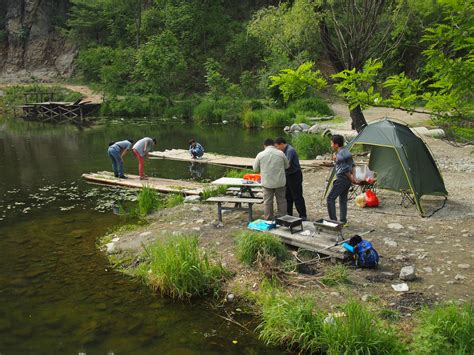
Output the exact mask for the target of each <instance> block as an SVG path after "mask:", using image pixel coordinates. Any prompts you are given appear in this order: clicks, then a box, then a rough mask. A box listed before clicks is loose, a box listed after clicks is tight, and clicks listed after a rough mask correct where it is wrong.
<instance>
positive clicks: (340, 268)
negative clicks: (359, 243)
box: [321, 264, 349, 286]
mask: <svg viewBox="0 0 474 355" xmlns="http://www.w3.org/2000/svg"><path fill="white" fill-rule="evenodd" d="M321 282H322V283H323V284H325V285H326V286H336V285H340V284H345V283H348V282H349V272H348V271H347V267H346V266H344V265H342V264H337V265H333V266H331V267H329V268H327V270H325V272H324V275H323V277H322V278H321Z"/></svg>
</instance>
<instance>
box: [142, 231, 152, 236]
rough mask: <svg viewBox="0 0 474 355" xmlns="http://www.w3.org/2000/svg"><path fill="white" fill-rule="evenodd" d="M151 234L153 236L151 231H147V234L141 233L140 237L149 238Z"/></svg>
mask: <svg viewBox="0 0 474 355" xmlns="http://www.w3.org/2000/svg"><path fill="white" fill-rule="evenodd" d="M150 234H151V232H150V231H146V232H143V233H140V234H139V235H140V237H146V236H148V235H150Z"/></svg>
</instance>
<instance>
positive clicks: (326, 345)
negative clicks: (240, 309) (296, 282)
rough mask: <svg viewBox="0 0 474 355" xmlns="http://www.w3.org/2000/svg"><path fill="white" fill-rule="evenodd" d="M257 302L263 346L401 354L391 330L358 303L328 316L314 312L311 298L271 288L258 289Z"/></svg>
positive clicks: (324, 352) (338, 352) (313, 299)
mask: <svg viewBox="0 0 474 355" xmlns="http://www.w3.org/2000/svg"><path fill="white" fill-rule="evenodd" d="M257 300H258V303H259V305H260V307H261V316H260V317H261V323H260V325H259V326H258V328H257V330H258V331H259V334H260V338H261V339H262V340H263V341H264V342H266V343H267V344H270V345H286V346H287V347H288V348H289V349H291V350H295V349H296V348H297V349H299V350H300V351H302V352H305V353H322V354H334V355H336V354H400V353H404V351H405V349H404V345H403V343H402V342H401V341H400V340H399V339H398V338H397V336H396V333H395V332H394V330H393V328H392V327H390V326H388V325H387V324H386V323H385V322H383V321H382V320H381V319H379V318H378V317H377V316H375V315H373V314H372V313H371V311H370V310H369V309H368V308H367V307H366V306H364V305H362V304H360V303H357V302H354V301H350V302H348V303H346V304H345V305H342V306H341V308H340V309H339V310H338V312H337V314H334V315H331V316H328V314H326V313H325V312H323V311H321V310H319V309H317V307H316V306H315V304H316V303H315V298H314V297H313V296H304V295H303V296H296V297H292V296H289V295H288V294H287V293H283V292H282V291H280V290H279V289H276V288H275V287H262V291H261V292H260V294H259V296H258V298H257ZM325 319H327V320H325Z"/></svg>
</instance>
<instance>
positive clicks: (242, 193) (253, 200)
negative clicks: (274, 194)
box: [206, 177, 263, 222]
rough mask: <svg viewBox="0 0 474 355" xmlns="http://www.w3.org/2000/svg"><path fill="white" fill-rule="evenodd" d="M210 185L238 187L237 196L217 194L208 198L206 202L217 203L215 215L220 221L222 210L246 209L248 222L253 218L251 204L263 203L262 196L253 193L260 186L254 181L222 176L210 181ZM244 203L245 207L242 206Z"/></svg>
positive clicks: (260, 185)
mask: <svg viewBox="0 0 474 355" xmlns="http://www.w3.org/2000/svg"><path fill="white" fill-rule="evenodd" d="M211 184H212V185H224V186H233V187H237V188H239V194H238V197H233V196H232V197H230V196H217V197H211V198H208V199H207V200H206V201H207V202H214V203H217V217H218V219H219V221H220V222H222V211H223V210H228V211H247V212H248V219H249V222H250V221H252V220H253V214H252V206H253V205H254V204H260V203H263V199H262V198H257V197H256V196H255V194H254V192H255V190H254V189H255V188H261V187H262V184H260V183H258V182H255V181H248V180H244V179H240V178H229V177H222V178H220V179H217V180H215V181H212V182H211ZM229 203H230V204H234V206H233V207H225V206H223V204H229ZM243 204H246V205H247V207H245V206H243Z"/></svg>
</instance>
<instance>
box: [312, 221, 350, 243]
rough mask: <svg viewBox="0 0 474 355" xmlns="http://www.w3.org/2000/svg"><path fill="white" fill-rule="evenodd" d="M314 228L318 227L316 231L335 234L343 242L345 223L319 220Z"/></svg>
mask: <svg viewBox="0 0 474 355" xmlns="http://www.w3.org/2000/svg"><path fill="white" fill-rule="evenodd" d="M314 226H315V227H316V231H319V232H321V231H322V230H326V231H330V232H334V233H336V234H337V236H338V240H339V238H340V239H341V240H342V239H343V237H342V228H343V227H344V223H341V222H338V221H333V220H330V219H324V218H321V219H318V220H317V221H315V222H314Z"/></svg>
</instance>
